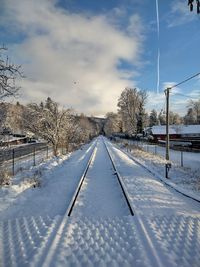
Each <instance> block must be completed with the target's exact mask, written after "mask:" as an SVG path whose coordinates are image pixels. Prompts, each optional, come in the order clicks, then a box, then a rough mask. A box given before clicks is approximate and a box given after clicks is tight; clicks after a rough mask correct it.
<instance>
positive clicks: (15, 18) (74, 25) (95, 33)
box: [4, 0, 144, 115]
mask: <svg viewBox="0 0 200 267" xmlns="http://www.w3.org/2000/svg"><path fill="white" fill-rule="evenodd" d="M4 9H5V12H4V14H5V17H6V20H5V23H6V25H7V27H9V30H10V31H12V30H13V32H14V31H17V32H19V33H20V34H23V40H20V42H18V44H15V45H14V47H13V49H14V51H15V54H16V55H17V58H18V60H19V61H20V62H22V63H23V69H24V72H25V75H26V76H27V78H26V79H24V80H22V81H21V86H22V89H23V90H22V94H23V98H24V99H26V101H31V100H32V101H41V100H42V99H44V98H46V97H47V96H51V97H52V98H53V99H55V100H56V101H58V102H59V103H61V104H62V105H65V106H69V107H73V108H75V109H76V110H77V111H78V112H81V111H83V112H85V113H87V114H94V115H98V114H104V113H105V112H107V111H112V110H116V103H117V98H118V97H119V96H120V93H121V91H122V90H123V89H124V88H125V87H126V86H134V82H133V81H130V79H129V78H130V77H129V76H128V77H127V72H126V71H125V70H123V69H120V68H118V65H119V63H120V61H121V60H123V61H127V62H129V63H131V64H132V63H135V64H137V63H138V64H139V54H140V53H141V47H142V42H143V40H144V39H143V34H142V31H143V26H142V22H141V19H140V17H139V16H138V15H134V16H132V17H131V18H130V23H129V25H128V26H127V29H126V31H122V30H120V29H119V28H117V26H116V25H115V24H113V23H112V22H111V20H110V19H108V18H107V17H106V14H105V15H96V16H95V15H94V16H91V15H90V16H88V15H87V14H84V13H77V14H76V13H70V12H69V11H67V10H64V9H62V8H61V7H58V5H57V1H55V0H51V1H48V0H43V1H41V0H40V1H39V0H29V1H27V0H18V1H17V5H16V3H15V1H14V0H4ZM134 25H135V28H134ZM134 29H135V31H133V30H134ZM136 29H137V31H136ZM129 75H130V73H129ZM133 75H134V74H133ZM131 78H133V76H132V77H131Z"/></svg>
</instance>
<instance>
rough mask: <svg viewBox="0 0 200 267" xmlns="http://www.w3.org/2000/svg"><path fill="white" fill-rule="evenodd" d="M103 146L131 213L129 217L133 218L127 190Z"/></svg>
mask: <svg viewBox="0 0 200 267" xmlns="http://www.w3.org/2000/svg"><path fill="white" fill-rule="evenodd" d="M103 142H104V141H103ZM104 145H105V148H106V151H107V152H108V155H109V158H110V160H111V162H112V166H113V169H114V170H115V175H116V176H117V179H118V182H119V184H120V187H121V189H122V192H123V195H124V197H125V199H126V202H127V205H128V207H129V210H130V213H131V215H132V216H133V215H134V212H133V208H132V206H131V204H130V200H129V195H128V192H127V190H126V187H125V185H124V183H123V181H122V178H121V175H120V174H119V172H118V171H117V168H116V166H115V163H114V160H113V158H112V156H111V154H110V152H109V149H108V147H107V145H106V143H105V142H104Z"/></svg>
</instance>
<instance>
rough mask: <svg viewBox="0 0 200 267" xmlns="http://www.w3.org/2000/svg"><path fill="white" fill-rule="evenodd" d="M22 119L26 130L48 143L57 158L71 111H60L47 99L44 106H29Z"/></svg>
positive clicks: (56, 105)
mask: <svg viewBox="0 0 200 267" xmlns="http://www.w3.org/2000/svg"><path fill="white" fill-rule="evenodd" d="M23 119H24V124H25V126H26V129H27V130H29V131H30V132H32V133H33V134H35V135H36V136H38V137H40V138H43V139H44V140H46V141H48V142H49V143H50V144H51V145H52V147H53V152H54V155H55V156H57V155H58V149H59V146H61V145H62V143H63V140H64V138H65V135H66V125H67V123H68V122H69V120H70V119H71V110H60V109H59V106H58V104H57V103H56V102H54V101H53V100H51V98H49V97H48V98H47V100H46V101H45V104H44V105H38V104H35V103H33V104H29V105H28V106H27V110H26V112H25V113H24V118H23Z"/></svg>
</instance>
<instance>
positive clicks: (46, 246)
mask: <svg viewBox="0 0 200 267" xmlns="http://www.w3.org/2000/svg"><path fill="white" fill-rule="evenodd" d="M96 143H97V141H96V142H95V144H94V148H93V150H92V153H91V154H90V157H89V160H88V161H87V165H86V167H85V169H84V171H83V174H82V175H81V178H80V180H79V183H78V185H77V187H76V190H75V192H74V194H73V196H72V198H71V201H70V203H69V205H68V206H67V209H66V210H65V212H64V215H63V217H62V218H61V219H60V221H59V222H58V226H57V227H56V230H54V232H53V233H52V235H51V237H50V238H49V240H47V241H46V242H44V243H43V247H42V248H41V255H39V256H40V257H38V255H37V258H39V260H38V259H33V261H32V263H31V265H30V267H35V266H38V267H40V266H43V267H49V266H50V263H51V259H52V257H53V255H54V249H55V247H56V246H57V243H58V242H59V239H60V238H61V236H62V233H63V230H64V227H65V224H66V222H67V221H68V219H69V217H70V215H71V213H72V210H73V207H74V205H75V202H76V199H77V197H78V194H79V192H80V189H81V186H82V184H83V181H84V179H85V176H86V174H87V171H88V169H89V166H90V163H91V161H92V159H93V156H94V152H95V148H96ZM43 250H44V251H43Z"/></svg>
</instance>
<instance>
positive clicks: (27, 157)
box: [0, 143, 53, 175]
mask: <svg viewBox="0 0 200 267" xmlns="http://www.w3.org/2000/svg"><path fill="white" fill-rule="evenodd" d="M52 156H53V151H52V148H51V147H49V146H48V145H47V144H45V143H35V144H28V145H24V146H20V147H15V148H3V149H0V170H1V172H7V173H9V174H10V175H15V174H16V173H17V172H18V171H19V170H22V169H27V168H30V167H31V166H36V165H38V164H40V163H41V162H43V161H44V160H46V159H48V158H49V157H52Z"/></svg>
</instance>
